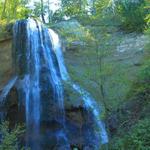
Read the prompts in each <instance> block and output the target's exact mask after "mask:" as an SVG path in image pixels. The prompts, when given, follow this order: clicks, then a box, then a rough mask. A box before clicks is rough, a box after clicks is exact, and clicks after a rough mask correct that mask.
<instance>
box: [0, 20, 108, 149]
mask: <svg viewBox="0 0 150 150" xmlns="http://www.w3.org/2000/svg"><path fill="white" fill-rule="evenodd" d="M13 31H14V38H13V39H14V40H13V59H14V62H13V65H14V72H15V75H16V76H15V77H14V78H13V79H12V80H10V82H9V83H8V85H7V86H5V87H4V90H3V91H2V94H1V96H0V102H3V99H6V97H7V95H8V93H9V91H10V90H11V88H12V87H13V86H14V85H15V87H16V89H17V91H18V101H19V106H20V109H22V110H24V109H25V112H24V113H25V119H26V129H27V130H26V136H25V138H24V139H25V143H26V147H27V148H28V147H30V148H31V150H71V149H72V148H77V147H78V148H80V149H82V150H99V147H100V144H105V143H107V142H108V137H107V133H106V130H105V127H104V123H103V122H102V121H101V120H100V118H99V117H100V109H99V107H98V105H97V104H96V102H95V100H94V99H93V98H92V96H91V95H90V94H89V93H88V92H87V91H86V90H84V89H82V88H81V87H80V86H79V85H78V84H75V83H73V82H72V81H71V78H70V77H69V74H68V72H67V69H66V67H65V63H64V59H63V54H62V50H61V45H60V41H59V37H58V35H57V34H56V33H55V32H54V31H53V30H51V29H49V30H48V29H47V28H46V27H44V26H43V25H42V24H40V23H39V22H37V21H36V20H33V19H27V20H21V21H17V22H16V24H15V25H14V29H13ZM62 81H63V82H65V83H66V84H68V85H69V86H71V87H72V89H73V90H74V91H75V92H76V93H78V95H80V96H81V99H82V101H83V108H82V112H81V114H82V115H83V116H84V117H83V116H82V118H81V120H82V121H83V122H82V121H81V120H80V121H78V122H74V121H73V120H72V119H73V118H72V117H71V118H68V115H69V114H70V113H73V114H74V109H73V108H72V107H71V108H70V110H71V111H70V112H69V114H66V112H67V110H66V108H65V106H64V101H65V100H64V99H65V94H64V87H63V84H62ZM79 110H80V111H81V108H80V109H79ZM75 113H77V114H76V115H77V118H78V117H79V118H80V116H78V115H79V112H75ZM85 116H87V118H86V117H85ZM97 129H98V130H97ZM80 130H81V131H82V134H78V132H80ZM74 135H75V136H74ZM76 135H77V136H78V137H76ZM80 136H81V137H80ZM100 141H101V142H100Z"/></svg>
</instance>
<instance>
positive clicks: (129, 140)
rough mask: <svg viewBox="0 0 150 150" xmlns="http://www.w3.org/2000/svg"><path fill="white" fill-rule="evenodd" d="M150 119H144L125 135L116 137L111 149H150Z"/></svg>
mask: <svg viewBox="0 0 150 150" xmlns="http://www.w3.org/2000/svg"><path fill="white" fill-rule="evenodd" d="M149 139H150V119H143V120H140V121H138V123H137V124H136V125H135V126H134V127H133V128H132V129H131V131H130V132H128V133H127V132H126V133H125V135H124V136H123V137H118V138H115V139H114V141H115V142H113V144H112V145H111V146H110V149H111V150H150V140H149Z"/></svg>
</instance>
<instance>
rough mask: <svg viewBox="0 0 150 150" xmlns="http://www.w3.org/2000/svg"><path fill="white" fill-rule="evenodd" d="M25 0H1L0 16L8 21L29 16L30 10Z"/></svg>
mask: <svg viewBox="0 0 150 150" xmlns="http://www.w3.org/2000/svg"><path fill="white" fill-rule="evenodd" d="M26 3H27V2H26V1H25V0H4V1H2V0H0V18H1V20H6V21H7V23H8V22H10V21H12V20H16V19H23V18H26V17H27V16H28V14H29V13H30V10H29V9H28V8H27V7H26V6H25V5H26Z"/></svg>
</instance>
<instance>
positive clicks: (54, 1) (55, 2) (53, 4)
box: [28, 0, 61, 12]
mask: <svg viewBox="0 0 150 150" xmlns="http://www.w3.org/2000/svg"><path fill="white" fill-rule="evenodd" d="M40 1H41V0H31V1H30V3H29V5H28V6H29V7H30V8H34V2H40ZM43 1H44V2H47V0H43ZM60 4H61V1H60V0H50V9H51V10H52V11H53V12H55V11H56V10H57V9H59V8H60Z"/></svg>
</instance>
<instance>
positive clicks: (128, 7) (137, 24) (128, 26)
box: [115, 1, 146, 32]
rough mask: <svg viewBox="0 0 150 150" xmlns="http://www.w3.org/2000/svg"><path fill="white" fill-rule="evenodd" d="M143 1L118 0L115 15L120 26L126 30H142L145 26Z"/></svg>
mask: <svg viewBox="0 0 150 150" xmlns="http://www.w3.org/2000/svg"><path fill="white" fill-rule="evenodd" d="M144 6H145V2H140V3H135V2H129V1H128V2H127V3H124V2H119V3H118V4H116V8H115V11H116V12H115V13H116V14H115V15H117V17H119V18H120V22H121V28H123V29H124V30H126V31H130V32H131V31H143V30H144V28H145V26H146V21H145V17H146V12H145V8H144Z"/></svg>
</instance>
